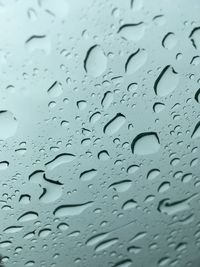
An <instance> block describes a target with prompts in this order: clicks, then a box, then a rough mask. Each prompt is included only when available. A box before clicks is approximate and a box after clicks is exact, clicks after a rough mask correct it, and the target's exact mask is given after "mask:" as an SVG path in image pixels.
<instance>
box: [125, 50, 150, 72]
mask: <svg viewBox="0 0 200 267" xmlns="http://www.w3.org/2000/svg"><path fill="white" fill-rule="evenodd" d="M146 61H147V52H146V51H145V50H144V49H138V50H137V51H136V52H135V53H133V54H131V55H130V56H129V58H128V59H127V61H126V64H125V72H126V73H127V74H128V75H130V74H133V73H134V72H136V71H137V70H139V69H140V68H141V67H142V66H143V65H144V64H145V62H146Z"/></svg>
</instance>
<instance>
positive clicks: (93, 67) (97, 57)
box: [84, 45, 107, 77]
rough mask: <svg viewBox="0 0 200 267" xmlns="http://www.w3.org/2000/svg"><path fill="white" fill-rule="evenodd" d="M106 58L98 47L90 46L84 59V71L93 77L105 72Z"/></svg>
mask: <svg viewBox="0 0 200 267" xmlns="http://www.w3.org/2000/svg"><path fill="white" fill-rule="evenodd" d="M106 67H107V57H106V56H105V54H104V52H103V51H102V49H101V47H100V46H99V45H94V46H92V47H91V48H90V49H89V50H88V52H87V54H86V57H85V60H84V68H85V71H86V72H87V73H88V74H89V75H91V76H93V77H98V76H100V75H101V74H103V72H104V71H105V70H106Z"/></svg>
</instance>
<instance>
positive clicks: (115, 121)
mask: <svg viewBox="0 0 200 267" xmlns="http://www.w3.org/2000/svg"><path fill="white" fill-rule="evenodd" d="M125 121H126V117H125V116H124V115H123V114H121V113H117V114H116V116H115V117H113V118H112V119H111V120H110V121H109V122H108V123H107V124H106V125H105V126H104V129H103V132H104V133H105V134H107V135H113V134H115V133H116V132H118V131H119V129H120V128H121V127H122V125H123V124H124V123H125Z"/></svg>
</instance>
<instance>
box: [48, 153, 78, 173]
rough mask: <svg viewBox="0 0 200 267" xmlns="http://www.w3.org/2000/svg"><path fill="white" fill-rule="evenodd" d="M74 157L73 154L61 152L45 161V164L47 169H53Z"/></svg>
mask: <svg viewBox="0 0 200 267" xmlns="http://www.w3.org/2000/svg"><path fill="white" fill-rule="evenodd" d="M74 159H75V155H73V154H69V153H62V154H59V155H57V156H56V157H55V158H54V159H53V160H51V161H49V162H47V163H46V164H45V166H46V168H47V169H48V170H53V169H55V168H56V167H58V166H60V165H62V164H65V163H68V162H71V161H73V160H74Z"/></svg>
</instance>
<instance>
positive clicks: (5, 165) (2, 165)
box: [0, 161, 9, 170]
mask: <svg viewBox="0 0 200 267" xmlns="http://www.w3.org/2000/svg"><path fill="white" fill-rule="evenodd" d="M8 166H9V162H8V161H0V170H6V169H7V168H8Z"/></svg>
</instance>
